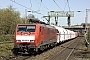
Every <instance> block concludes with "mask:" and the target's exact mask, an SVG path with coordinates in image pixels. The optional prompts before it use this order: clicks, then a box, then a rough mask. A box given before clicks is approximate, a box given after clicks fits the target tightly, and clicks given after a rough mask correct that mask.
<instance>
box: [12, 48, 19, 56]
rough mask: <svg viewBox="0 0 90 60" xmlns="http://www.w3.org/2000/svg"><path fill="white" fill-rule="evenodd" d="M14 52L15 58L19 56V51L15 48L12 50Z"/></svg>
mask: <svg viewBox="0 0 90 60" xmlns="http://www.w3.org/2000/svg"><path fill="white" fill-rule="evenodd" d="M12 52H13V54H14V55H15V56H17V55H18V49H15V48H14V49H13V50H12Z"/></svg>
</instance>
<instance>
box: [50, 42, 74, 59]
mask: <svg viewBox="0 0 90 60" xmlns="http://www.w3.org/2000/svg"><path fill="white" fill-rule="evenodd" d="M74 42H75V41H73V42H72V43H70V44H69V45H67V46H66V47H65V48H63V49H62V50H60V51H59V52H58V53H56V54H55V55H54V56H52V57H51V58H50V59H49V60H53V59H54V58H55V57H56V56H58V55H59V54H60V53H61V52H62V51H64V50H65V49H66V48H67V47H69V46H70V45H72V44H73V43H74Z"/></svg>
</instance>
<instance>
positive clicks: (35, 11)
mask: <svg viewBox="0 0 90 60" xmlns="http://www.w3.org/2000/svg"><path fill="white" fill-rule="evenodd" d="M10 1H12V2H14V3H16V4H18V5H20V6H22V7H24V8H25V9H29V10H30V11H31V12H32V13H37V14H40V15H43V14H42V13H39V12H37V11H34V10H31V9H30V8H28V7H26V6H24V5H22V4H20V3H18V2H16V1H15V0H14V1H13V0H10Z"/></svg>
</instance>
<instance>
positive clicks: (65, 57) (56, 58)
mask: <svg viewBox="0 0 90 60" xmlns="http://www.w3.org/2000/svg"><path fill="white" fill-rule="evenodd" d="M79 39H80V38H79ZM79 39H77V40H76V39H75V40H73V42H72V43H70V44H69V45H67V46H65V47H64V46H62V47H64V48H63V49H62V50H60V51H59V52H58V53H56V54H55V55H53V56H52V57H51V58H50V59H49V60H69V57H70V56H71V54H72V53H73V51H74V50H75V48H76V47H77V45H78V43H79V41H80V40H79Z"/></svg>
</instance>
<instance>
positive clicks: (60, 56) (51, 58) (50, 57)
mask: <svg viewBox="0 0 90 60" xmlns="http://www.w3.org/2000/svg"><path fill="white" fill-rule="evenodd" d="M80 39H81V38H80V37H78V38H76V39H74V40H71V41H69V42H66V43H64V44H61V45H59V46H57V47H54V48H52V49H49V50H47V51H44V52H42V53H40V54H36V55H28V54H22V55H19V56H9V57H8V58H7V60H69V58H70V57H71V55H72V53H73V51H74V50H75V48H76V47H77V45H78V43H79V41H80ZM56 48H60V49H58V50H57V51H56ZM55 51H56V52H55ZM58 51H59V52H58ZM57 52H58V53H57Z"/></svg>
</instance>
